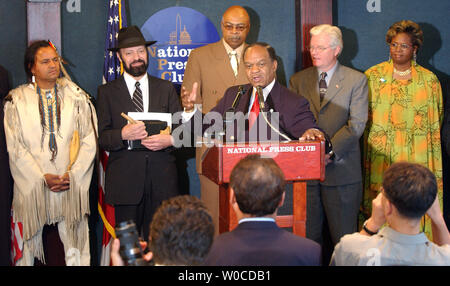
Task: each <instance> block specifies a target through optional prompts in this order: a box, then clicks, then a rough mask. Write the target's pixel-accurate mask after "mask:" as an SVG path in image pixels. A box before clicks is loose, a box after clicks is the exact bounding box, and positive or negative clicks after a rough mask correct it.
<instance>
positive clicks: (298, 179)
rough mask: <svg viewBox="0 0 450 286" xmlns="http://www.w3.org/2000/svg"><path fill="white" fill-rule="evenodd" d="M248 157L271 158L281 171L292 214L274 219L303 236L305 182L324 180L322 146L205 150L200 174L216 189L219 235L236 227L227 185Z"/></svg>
mask: <svg viewBox="0 0 450 286" xmlns="http://www.w3.org/2000/svg"><path fill="white" fill-rule="evenodd" d="M249 154H261V156H265V157H271V158H273V159H274V160H275V162H276V163H277V164H278V166H280V168H281V169H282V170H283V173H284V176H285V180H286V181H289V182H292V183H293V214H292V215H285V216H277V218H276V222H277V224H278V225H279V226H280V227H292V229H293V233H295V234H297V235H300V236H305V227H306V181H308V180H321V181H323V180H324V179H325V142H324V141H305V142H298V141H291V142H287V143H283V142H264V143H228V144H221V143H216V144H215V145H214V146H213V147H211V148H209V149H208V150H207V151H206V153H205V154H204V156H203V160H202V170H203V175H205V176H206V177H207V178H209V179H210V180H212V181H213V182H215V183H216V184H218V185H219V192H220V194H219V233H223V232H227V231H230V230H232V229H233V228H234V227H235V226H236V225H237V219H236V215H235V213H234V211H233V209H232V207H231V204H230V199H231V192H230V190H229V188H228V183H229V182H230V174H231V170H232V169H233V167H234V166H235V165H236V164H237V163H238V162H239V160H241V159H242V158H244V157H246V156H247V155H249Z"/></svg>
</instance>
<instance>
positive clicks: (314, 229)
mask: <svg viewBox="0 0 450 286" xmlns="http://www.w3.org/2000/svg"><path fill="white" fill-rule="evenodd" d="M310 34H311V42H310V47H309V50H310V53H311V59H312V62H313V65H314V66H313V67H310V68H307V69H305V70H302V71H300V72H298V73H296V74H294V75H293V76H292V77H291V80H290V87H291V89H292V90H293V91H294V92H296V93H297V94H300V95H302V96H304V97H305V98H306V99H307V100H308V101H309V104H310V108H311V111H312V112H313V114H314V117H315V118H316V121H317V125H318V126H319V127H320V128H321V129H322V130H323V131H325V133H327V134H328V136H330V139H331V143H332V145H333V152H334V154H332V155H331V157H330V156H329V155H327V157H326V158H327V161H328V164H327V165H326V170H325V181H323V182H319V181H310V182H308V186H307V215H306V217H307V218H308V220H307V221H306V237H308V238H310V239H312V240H315V241H317V242H319V243H320V244H323V239H324V238H323V235H322V231H323V229H324V222H325V221H328V226H329V233H330V235H331V241H332V243H333V245H335V244H336V243H338V242H339V239H340V238H341V237H342V236H343V235H344V234H348V233H353V232H355V231H356V230H357V216H358V211H359V205H360V203H361V199H362V177H361V176H362V175H361V158H360V157H361V155H360V147H359V138H360V137H361V135H362V133H363V132H364V128H365V126H366V121H367V109H368V88H367V79H366V77H365V76H364V74H362V73H360V72H358V71H356V70H353V69H350V68H348V67H345V66H343V65H341V64H340V63H339V61H338V60H337V58H338V56H339V55H340V53H341V52H342V49H343V42H342V33H341V31H340V29H339V28H338V27H336V26H331V25H326V24H325V25H319V26H315V27H313V28H312V29H311V31H310ZM333 157H334V158H333ZM329 159H334V160H332V161H330V160H329ZM325 225H326V224H325ZM325 233H327V232H325ZM328 241H329V240H328ZM333 248H334V247H329V249H327V248H326V247H325V249H324V251H323V254H324V256H325V257H324V260H325V261H324V264H326V263H327V261H326V260H327V259H329V257H330V256H331V252H332V251H333Z"/></svg>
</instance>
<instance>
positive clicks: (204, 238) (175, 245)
mask: <svg viewBox="0 0 450 286" xmlns="http://www.w3.org/2000/svg"><path fill="white" fill-rule="evenodd" d="M118 228H120V226H119V227H118ZM128 229H130V227H128ZM124 230H125V228H122V229H120V230H119V232H118V237H119V238H120V237H129V236H132V235H129V233H124ZM131 233H132V232H131ZM119 234H120V235H119ZM135 237H137V236H135ZM213 238H214V224H213V222H212V218H211V216H210V214H209V212H208V210H207V209H206V207H205V206H204V205H203V203H202V202H201V201H200V200H199V199H198V198H196V197H193V196H188V195H184V196H177V197H173V198H171V199H169V200H166V201H164V202H163V203H162V204H161V206H160V207H159V208H158V209H157V211H156V213H155V215H154V217H153V221H152V223H151V225H150V236H149V243H150V246H149V249H150V252H148V253H146V254H145V255H143V257H142V258H143V260H145V261H147V262H149V261H152V262H153V263H154V265H156V266H162V265H164V266H174V265H189V266H196V265H202V264H203V260H204V258H205V257H206V255H207V254H208V252H209V249H210V248H211V245H212V242H213ZM136 244H137V242H134V243H133V241H129V240H128V239H123V238H122V243H121V242H120V241H119V239H115V240H114V242H113V244H112V248H111V260H112V265H113V266H123V265H143V264H144V263H140V262H138V263H136V261H142V259H141V258H140V257H136V256H140V253H141V252H140V250H136V249H135V247H134V245H136ZM141 247H142V248H145V247H146V243H145V242H141ZM133 248H134V250H130V249H133ZM138 252H139V253H138ZM127 253H128V254H130V253H134V254H136V253H137V255H135V257H130V255H127ZM121 255H122V256H121ZM131 256H132V255H131ZM127 261H128V263H126V262H127ZM130 261H131V262H130Z"/></svg>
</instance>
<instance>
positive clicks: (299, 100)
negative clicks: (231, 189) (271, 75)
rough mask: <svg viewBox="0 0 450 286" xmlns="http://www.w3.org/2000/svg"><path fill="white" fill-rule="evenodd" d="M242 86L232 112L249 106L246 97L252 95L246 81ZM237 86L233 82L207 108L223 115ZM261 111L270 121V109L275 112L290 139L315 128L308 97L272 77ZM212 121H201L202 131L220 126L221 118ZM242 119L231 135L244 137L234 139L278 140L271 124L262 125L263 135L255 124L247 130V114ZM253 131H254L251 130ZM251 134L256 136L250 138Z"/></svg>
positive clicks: (232, 98) (271, 113)
mask: <svg viewBox="0 0 450 286" xmlns="http://www.w3.org/2000/svg"><path fill="white" fill-rule="evenodd" d="M243 89H244V90H245V93H244V94H243V95H242V96H241V98H240V100H239V102H238V104H237V105H236V108H235V112H236V113H239V112H240V113H241V114H242V115H247V113H248V110H249V103H250V98H251V95H252V86H251V85H250V84H247V85H245V86H244V88H243ZM238 90H239V86H233V87H230V88H229V89H227V91H226V92H225V95H224V96H223V97H222V99H221V100H220V101H219V103H218V104H217V105H216V106H215V107H214V108H213V109H212V110H211V111H214V112H217V113H218V114H220V115H223V114H224V113H225V112H226V111H227V110H228V109H229V108H230V107H231V106H232V105H233V102H234V100H235V98H236V95H237V93H238ZM263 111H264V112H266V114H267V118H268V120H269V122H271V123H272V124H274V120H273V119H274V116H273V115H274V112H278V115H279V122H278V126H279V130H280V131H281V132H282V133H284V134H285V135H287V136H288V137H290V139H294V140H297V139H298V138H299V137H301V136H302V135H303V133H304V132H305V131H306V130H308V129H310V128H318V126H317V125H316V122H315V119H314V115H313V113H312V112H311V111H310V109H309V103H308V101H307V100H306V99H305V98H304V97H302V96H299V95H297V94H295V93H294V92H292V91H290V90H289V89H287V88H285V87H284V86H282V85H280V84H279V83H278V82H277V81H275V84H274V86H273V88H272V90H271V91H270V94H269V95H268V96H267V99H266V101H265V105H264V110H263ZM206 116H208V115H206ZM257 120H258V121H259V122H260V123H263V124H265V122H264V121H263V118H262V114H261V113H260V114H259V116H258V119H257ZM213 123H214V125H212V124H206V125H204V126H203V131H207V132H208V131H212V130H217V128H221V127H222V123H221V122H219V123H218V122H213ZM242 123H243V125H241V124H240V123H236V126H237V127H238V128H234V129H235V132H234V137H235V138H237V139H239V138H242V139H244V140H237V141H246V142H247V141H249V140H250V141H265V139H267V140H269V141H270V140H281V138H282V137H280V136H279V135H278V134H275V133H273V131H271V128H270V127H269V126H268V125H267V124H265V125H264V126H265V127H266V128H267V133H266V134H267V136H265V135H264V136H261V134H259V132H257V131H258V130H257V129H258V128H256V130H253V128H252V130H250V131H249V129H248V118H246V119H245V120H244V121H243V122H242ZM239 126H241V127H242V126H244V128H239ZM318 129H319V128H318ZM253 131H254V132H256V133H252V132H253ZM239 133H240V135H239ZM255 136H256V140H254V139H255ZM274 136H275V137H274ZM283 140H284V139H283Z"/></svg>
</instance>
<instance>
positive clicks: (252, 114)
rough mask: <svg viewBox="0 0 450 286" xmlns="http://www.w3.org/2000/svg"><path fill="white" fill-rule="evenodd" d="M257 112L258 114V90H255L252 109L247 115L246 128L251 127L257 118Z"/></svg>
mask: <svg viewBox="0 0 450 286" xmlns="http://www.w3.org/2000/svg"><path fill="white" fill-rule="evenodd" d="M258 114H259V102H258V92H255V98H254V100H253V105H252V109H251V110H250V114H249V116H248V130H250V129H251V128H252V126H253V124H254V123H255V121H256V118H258Z"/></svg>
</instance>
